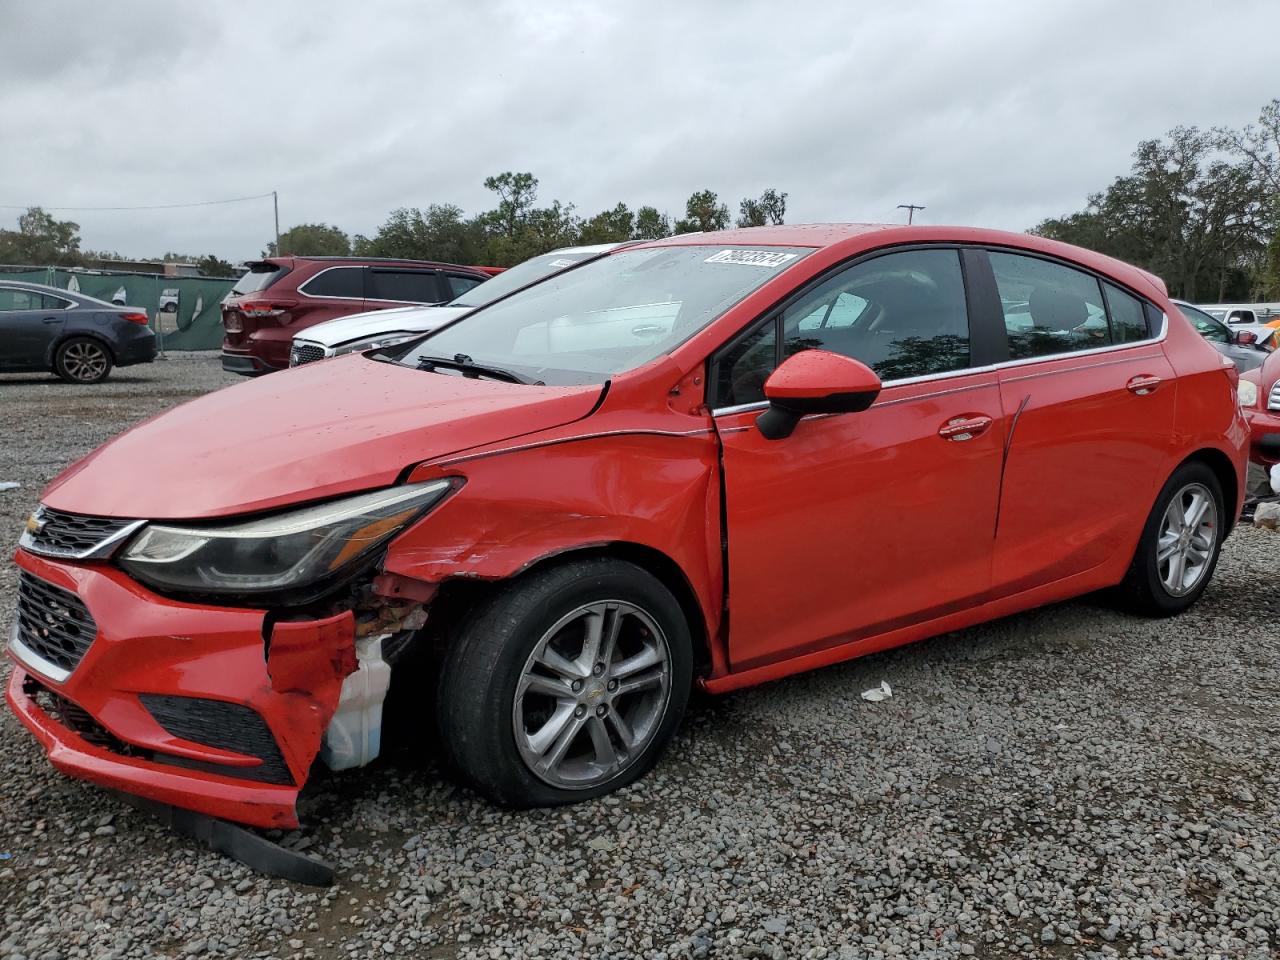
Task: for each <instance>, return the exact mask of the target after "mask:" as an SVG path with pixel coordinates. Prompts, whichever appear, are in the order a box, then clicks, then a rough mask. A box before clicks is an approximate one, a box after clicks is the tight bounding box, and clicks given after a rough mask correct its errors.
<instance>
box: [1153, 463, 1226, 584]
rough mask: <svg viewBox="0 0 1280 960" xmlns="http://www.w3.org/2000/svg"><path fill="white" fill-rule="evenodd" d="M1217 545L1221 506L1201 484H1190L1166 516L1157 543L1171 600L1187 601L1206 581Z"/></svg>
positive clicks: (1171, 504) (1173, 501)
mask: <svg viewBox="0 0 1280 960" xmlns="http://www.w3.org/2000/svg"><path fill="white" fill-rule="evenodd" d="M1217 545H1218V505H1217V503H1215V502H1214V498H1213V494H1212V493H1210V492H1209V489H1208V488H1207V487H1206V486H1205V485H1204V484H1202V483H1189V484H1187V485H1186V486H1185V487H1183V488H1182V489H1181V490H1179V491H1178V492H1177V494H1175V495H1174V497H1173V499H1172V500H1170V501H1169V506H1168V508H1167V509H1166V510H1165V512H1164V519H1163V520H1162V521H1161V524H1160V536H1159V539H1158V540H1157V541H1156V565H1157V567H1158V568H1159V573H1160V582H1161V583H1162V584H1163V585H1164V588H1165V590H1166V591H1167V592H1168V593H1169V595H1170V596H1171V597H1184V596H1186V595H1187V594H1188V593H1190V592H1191V591H1192V590H1194V589H1195V588H1196V587H1197V586H1199V585H1200V581H1202V580H1203V579H1204V578H1205V574H1207V573H1208V572H1209V564H1210V563H1212V562H1213V558H1214V552H1215V550H1216V549H1217Z"/></svg>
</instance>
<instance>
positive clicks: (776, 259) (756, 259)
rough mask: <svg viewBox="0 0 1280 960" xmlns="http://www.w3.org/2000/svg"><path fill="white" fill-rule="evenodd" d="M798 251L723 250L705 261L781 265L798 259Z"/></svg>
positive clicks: (750, 264)
mask: <svg viewBox="0 0 1280 960" xmlns="http://www.w3.org/2000/svg"><path fill="white" fill-rule="evenodd" d="M798 256H799V254H797V253H771V252H770V251H768V250H721V251H720V252H719V253H713V254H712V255H711V256H709V257H707V259H706V260H705V261H703V262H704V263H742V264H746V265H747V266H749V267H780V266H782V265H783V264H784V263H787V262H788V261H791V260H794V259H796V257H798Z"/></svg>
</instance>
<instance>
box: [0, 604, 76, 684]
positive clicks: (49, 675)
mask: <svg viewBox="0 0 1280 960" xmlns="http://www.w3.org/2000/svg"><path fill="white" fill-rule="evenodd" d="M9 652H10V653H11V654H13V659H15V660H17V661H18V663H20V664H22V665H23V666H24V667H26V668H27V669H28V670H34V671H35V672H36V673H38V674H40V676H42V677H44V678H45V679H47V680H52V681H53V682H54V683H62V682H63V681H64V680H66V679H67V677H69V676H71V671H70V670H64V669H62V667H59V666H58V665H56V664H53V663H50V662H49V661H48V660H46V659H45V658H44V657H42V656H40V654H38V653H36V652H35V651H34V650H32V649H31V648H30V647H28V646H27V645H26V644H25V643H23V642H22V641H21V640H19V639H18V620H17V617H14V620H13V626H12V627H10V628H9Z"/></svg>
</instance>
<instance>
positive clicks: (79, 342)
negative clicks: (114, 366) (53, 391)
mask: <svg viewBox="0 0 1280 960" xmlns="http://www.w3.org/2000/svg"><path fill="white" fill-rule="evenodd" d="M53 369H54V372H55V373H57V374H58V376H60V377H61V378H62V379H63V380H66V381H67V382H68V383H101V382H102V381H103V380H105V379H107V374H109V373H110V372H111V351H109V350H108V349H107V348H106V347H105V346H103V345H102V344H101V343H99V342H98V341H97V340H95V339H93V338H92V337H72V338H71V339H70V340H67V341H65V342H64V343H63V344H62V345H61V346H60V347H58V353H57V355H56V356H55V357H54V360H53Z"/></svg>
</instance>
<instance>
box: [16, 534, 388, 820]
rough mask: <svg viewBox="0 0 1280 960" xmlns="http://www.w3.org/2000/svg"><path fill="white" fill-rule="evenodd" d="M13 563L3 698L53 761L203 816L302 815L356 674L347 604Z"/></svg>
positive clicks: (24, 559)
mask: <svg viewBox="0 0 1280 960" xmlns="http://www.w3.org/2000/svg"><path fill="white" fill-rule="evenodd" d="M15 559H16V562H17V565H18V567H19V570H20V573H19V577H20V583H19V613H18V617H19V622H20V623H24V624H25V625H26V626H25V630H24V631H23V632H22V633H21V635H19V633H18V625H17V624H15V638H14V639H15V640H16V642H12V641H11V644H10V655H11V656H12V657H13V659H14V660H15V661H16V666H15V668H14V670H13V675H12V677H11V679H10V682H9V686H8V690H7V699H8V702H9V705H10V707H11V708H12V709H13V711H14V713H15V714H16V715H17V716H18V718H19V719H20V720H21V721H22V723H23V724H24V725H25V726H26V727H27V728H28V729H30V730H31V731H32V732H33V733H34V734H35V735H36V737H37V738H38V739H39V741H40V743H41V744H42V745H43V747H44V749H45V751H46V753H47V754H48V756H49V759H50V761H51V762H52V763H53V765H54V766H55V767H57V768H58V769H59V770H61V771H62V772H64V773H66V774H68V775H70V776H73V777H77V778H79V779H82V780H87V781H89V782H91V783H95V784H98V785H100V786H103V787H108V788H112V789H116V790H121V791H124V792H127V793H132V794H135V795H138V796H140V797H144V798H147V799H149V800H152V801H157V802H160V803H165V804H171V805H173V806H176V807H181V808H184V809H187V810H194V811H198V812H200V813H204V814H207V815H209V816H213V817H220V818H225V819H228V820H234V821H237V822H240V823H245V824H250V825H252V826H257V827H264V828H272V827H278V828H292V827H296V826H297V825H298V817H297V811H296V801H297V797H298V792H299V791H300V790H301V788H302V786H303V784H304V783H305V782H306V780H307V776H308V773H309V771H310V768H311V765H312V762H313V761H314V760H315V758H316V755H317V753H318V752H319V751H320V748H321V744H322V742H323V740H324V737H325V732H326V729H327V728H328V727H329V724H330V721H331V720H332V719H333V717H334V715H335V713H336V712H337V711H338V708H339V701H340V699H341V698H342V691H343V686H344V681H345V680H347V678H349V677H351V676H353V675H355V676H357V677H359V676H360V673H361V671H363V669H364V667H363V665H362V664H361V663H360V662H358V660H357V654H356V625H355V617H354V615H353V614H352V613H351V612H350V611H347V612H342V613H338V614H336V615H334V616H330V617H327V618H323V619H312V620H305V621H297V622H284V621H277V622H272V621H271V620H270V619H269V618H268V616H267V614H266V612H264V611H262V610H250V609H236V608H228V607H214V606H202V605H198V604H190V603H182V602H178V601H175V600H170V599H167V598H165V597H161V596H158V595H156V594H154V593H152V592H150V591H148V590H146V589H145V588H143V587H141V586H139V585H138V584H137V583H136V582H135V581H133V580H131V579H130V578H129V577H127V576H126V575H125V574H124V573H122V572H121V571H119V570H116V569H115V568H113V567H110V566H106V565H103V564H84V565H80V564H68V563H61V562H57V561H51V560H46V559H44V558H42V557H38V556H35V555H33V554H30V553H27V552H25V551H22V550H20V551H19V552H18V554H17V556H16V558H15ZM33 625H34V627H35V628H36V632H34V633H33V632H32V627H33ZM24 639H25V640H26V641H28V642H26V643H24V642H23V640H24ZM360 685H361V686H366V685H365V684H363V683H361V684H360Z"/></svg>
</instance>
